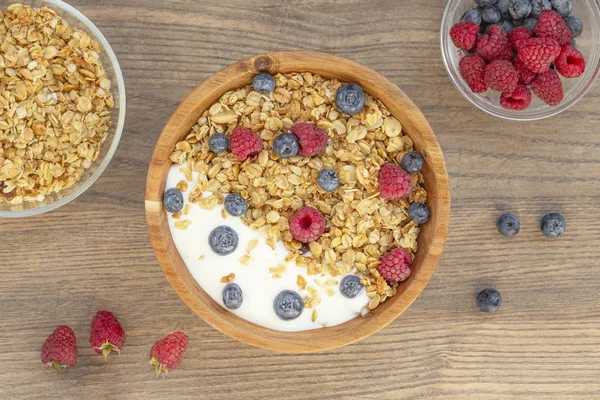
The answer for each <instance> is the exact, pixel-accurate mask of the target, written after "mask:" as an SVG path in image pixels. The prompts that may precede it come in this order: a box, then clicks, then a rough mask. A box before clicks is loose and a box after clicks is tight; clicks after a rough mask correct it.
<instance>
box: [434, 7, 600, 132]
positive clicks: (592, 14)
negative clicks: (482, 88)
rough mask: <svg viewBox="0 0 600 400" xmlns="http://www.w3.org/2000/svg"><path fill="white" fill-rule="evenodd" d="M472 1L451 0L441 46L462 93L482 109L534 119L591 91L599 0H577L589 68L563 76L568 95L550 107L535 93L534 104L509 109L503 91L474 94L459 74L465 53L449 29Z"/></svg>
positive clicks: (599, 61) (599, 37) (597, 62)
mask: <svg viewBox="0 0 600 400" xmlns="http://www.w3.org/2000/svg"><path fill="white" fill-rule="evenodd" d="M475 6H476V4H475V2H474V1H473V0H449V1H448V4H447V6H446V11H445V12H444V16H443V18H442V29H441V38H440V40H441V47H442V58H443V60H444V64H445V66H446V70H447V71H448V75H450V79H451V80H452V82H453V83H454V85H456V87H457V88H458V90H459V91H460V92H461V93H462V95H463V96H465V97H466V98H467V100H469V101H470V102H471V103H473V105H475V106H476V107H477V108H479V109H480V110H483V111H485V112H487V113H488V114H491V115H493V116H496V117H499V118H505V119H510V120H515V121H535V120H539V119H543V118H548V117H551V116H553V115H556V114H559V113H561V112H563V111H564V110H566V109H567V108H569V107H571V106H572V105H573V104H575V103H577V102H578V101H579V100H580V99H581V98H583V96H585V94H586V93H587V92H588V91H589V90H590V88H591V86H592V84H593V83H594V80H595V79H596V76H597V75H598V71H599V69H600V0H574V1H573V12H572V13H571V15H575V16H577V17H579V18H580V19H581V21H582V22H583V25H584V28H583V33H582V34H581V36H579V37H578V38H576V39H575V40H576V42H577V49H578V50H579V51H581V53H582V54H583V56H584V57H585V60H586V70H585V72H584V73H583V75H581V76H580V77H579V78H574V79H565V78H562V81H563V87H564V91H565V98H564V100H563V101H562V103H560V104H559V105H558V106H556V107H552V106H549V105H548V104H546V103H544V102H543V101H542V100H540V99H539V98H537V97H536V96H535V95H533V98H532V102H531V105H530V106H529V108H528V109H526V110H523V111H514V110H507V109H505V108H503V107H502V106H501V105H500V93H499V92H494V91H491V90H488V91H487V92H485V93H473V92H472V91H471V89H470V88H469V86H468V85H467V83H466V82H465V81H464V80H463V78H462V76H461V75H460V70H459V66H458V63H459V62H460V59H461V58H462V56H463V55H464V54H465V52H464V51H462V50H460V49H459V48H457V47H456V46H455V45H454V43H452V40H451V39H450V28H452V26H453V25H454V24H455V23H457V22H459V21H460V19H461V17H462V16H463V14H464V13H465V12H466V11H467V10H468V9H470V8H473V7H475Z"/></svg>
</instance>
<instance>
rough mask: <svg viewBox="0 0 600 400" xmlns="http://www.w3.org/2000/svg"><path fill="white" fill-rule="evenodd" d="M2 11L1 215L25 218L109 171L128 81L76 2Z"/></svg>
mask: <svg viewBox="0 0 600 400" xmlns="http://www.w3.org/2000/svg"><path fill="white" fill-rule="evenodd" d="M0 15H1V21H2V22H0V34H1V35H2V37H3V38H4V40H3V43H2V45H1V46H0V56H1V57H0V63H1V65H0V67H1V68H0V70H1V72H0V87H1V92H2V95H0V103H2V107H1V110H0V217H8V218H11V217H12V218H15V217H27V216H33V215H38V214H42V213H45V212H48V211H52V210H55V209H56V208H58V207H61V206H63V205H65V204H67V203H68V202H70V201H71V200H73V199H75V198H76V197H78V196H79V195H81V194H82V193H83V192H85V191H86V190H87V189H88V188H89V187H90V186H91V185H92V184H93V183H94V182H95V181H96V180H97V179H98V178H99V177H100V175H101V174H102V172H104V170H105V169H106V167H107V165H108V163H109V162H110V160H111V159H112V157H113V155H114V153H115V151H116V149H117V146H118V144H119V140H120V138H121V133H122V131H123V125H124V120H125V87H124V82H123V75H122V74H121V68H120V67H119V63H118V61H117V58H116V56H115V54H114V52H113V50H112V48H111V47H110V45H109V43H108V41H107V40H106V38H105V37H104V35H102V33H101V32H100V30H99V29H98V28H97V27H96V26H95V25H94V24H93V23H92V22H91V21H90V20H89V19H88V18H87V17H86V16H84V15H83V14H82V13H80V12H79V11H77V10H76V9H75V8H73V7H71V6H70V5H68V4H66V3H64V2H62V1H60V0H31V1H25V2H23V4H12V5H10V6H8V7H6V8H3V9H2V10H0Z"/></svg>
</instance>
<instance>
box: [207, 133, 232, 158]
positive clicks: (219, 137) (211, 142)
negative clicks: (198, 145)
mask: <svg viewBox="0 0 600 400" xmlns="http://www.w3.org/2000/svg"><path fill="white" fill-rule="evenodd" d="M228 147H229V139H227V136H225V135H223V134H222V133H218V132H217V133H213V134H212V135H210V137H209V138H208V149H209V150H210V151H212V152H213V153H216V154H221V153H223V152H224V151H225V150H227V148H228Z"/></svg>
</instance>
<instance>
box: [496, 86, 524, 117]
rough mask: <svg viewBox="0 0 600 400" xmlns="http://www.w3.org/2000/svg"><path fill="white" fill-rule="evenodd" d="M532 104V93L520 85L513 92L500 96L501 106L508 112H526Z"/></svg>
mask: <svg viewBox="0 0 600 400" xmlns="http://www.w3.org/2000/svg"><path fill="white" fill-rule="evenodd" d="M530 104H531V92H530V91H529V88H528V87H527V86H525V85H519V86H517V88H516V89H515V90H513V91H511V92H504V93H502V95H500V105H501V106H502V107H504V108H506V109H507V110H517V111H522V110H526V109H527V107H529V105H530Z"/></svg>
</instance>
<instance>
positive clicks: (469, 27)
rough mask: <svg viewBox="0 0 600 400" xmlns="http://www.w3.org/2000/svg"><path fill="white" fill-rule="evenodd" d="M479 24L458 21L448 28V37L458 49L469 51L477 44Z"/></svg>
mask: <svg viewBox="0 0 600 400" xmlns="http://www.w3.org/2000/svg"><path fill="white" fill-rule="evenodd" d="M477 36H479V26H477V25H476V24H475V23H474V22H459V23H457V24H455V25H454V26H453V27H452V28H450V39H452V43H454V45H455V46H456V47H458V48H459V49H462V50H464V51H471V50H472V49H473V48H474V47H475V45H476V44H477Z"/></svg>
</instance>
